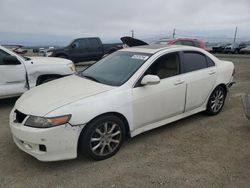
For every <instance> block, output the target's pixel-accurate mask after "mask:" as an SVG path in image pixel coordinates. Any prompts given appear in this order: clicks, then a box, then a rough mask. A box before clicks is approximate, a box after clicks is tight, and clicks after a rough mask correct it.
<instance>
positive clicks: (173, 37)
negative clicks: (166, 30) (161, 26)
mask: <svg viewBox="0 0 250 188" xmlns="http://www.w3.org/2000/svg"><path fill="white" fill-rule="evenodd" d="M174 38H175V28H174V30H173V39H174Z"/></svg>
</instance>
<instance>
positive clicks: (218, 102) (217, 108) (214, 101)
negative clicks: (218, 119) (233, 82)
mask: <svg viewBox="0 0 250 188" xmlns="http://www.w3.org/2000/svg"><path fill="white" fill-rule="evenodd" d="M225 99H226V91H225V89H224V88H223V87H222V86H218V87H216V88H215V89H214V91H213V92H212V93H211V95H210V97H209V100H208V103H207V110H206V113H207V114H208V115H217V114H219V113H220V112H221V110H222V108H223V106H224V102H225Z"/></svg>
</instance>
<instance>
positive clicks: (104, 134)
mask: <svg viewBox="0 0 250 188" xmlns="http://www.w3.org/2000/svg"><path fill="white" fill-rule="evenodd" d="M120 142H121V129H120V127H119V125H117V124H116V123H114V122H105V123H103V124H101V125H100V126H98V127H97V128H96V130H95V131H94V132H93V134H92V136H91V140H90V146H91V150H92V152H94V153H95V154H96V155H100V156H104V155H108V154H110V153H112V152H113V151H114V150H115V149H116V148H117V147H118V146H119V144H120Z"/></svg>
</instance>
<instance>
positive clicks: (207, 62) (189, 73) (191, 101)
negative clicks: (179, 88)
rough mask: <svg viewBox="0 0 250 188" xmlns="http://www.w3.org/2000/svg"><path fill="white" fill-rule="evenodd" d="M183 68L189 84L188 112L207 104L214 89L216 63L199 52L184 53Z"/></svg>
mask: <svg viewBox="0 0 250 188" xmlns="http://www.w3.org/2000/svg"><path fill="white" fill-rule="evenodd" d="M182 67H183V73H184V74H183V76H184V77H185V81H186V83H187V96H186V107H185V111H186V112H187V111H190V110H193V109H195V108H198V107H201V106H202V105H203V104H204V103H205V102H206V99H207V98H208V97H209V94H210V93H211V90H212V89H213V87H214V84H215V81H216V76H217V73H216V67H215V64H214V62H213V61H212V60H211V59H210V58H209V57H207V56H205V55H204V54H202V53H199V52H192V51H187V52H183V53H182Z"/></svg>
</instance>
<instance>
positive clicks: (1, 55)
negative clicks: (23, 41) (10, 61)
mask: <svg viewBox="0 0 250 188" xmlns="http://www.w3.org/2000/svg"><path fill="white" fill-rule="evenodd" d="M5 56H9V54H8V53H6V52H5V51H3V50H0V65H4V62H3V58H4V57H5Z"/></svg>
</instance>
